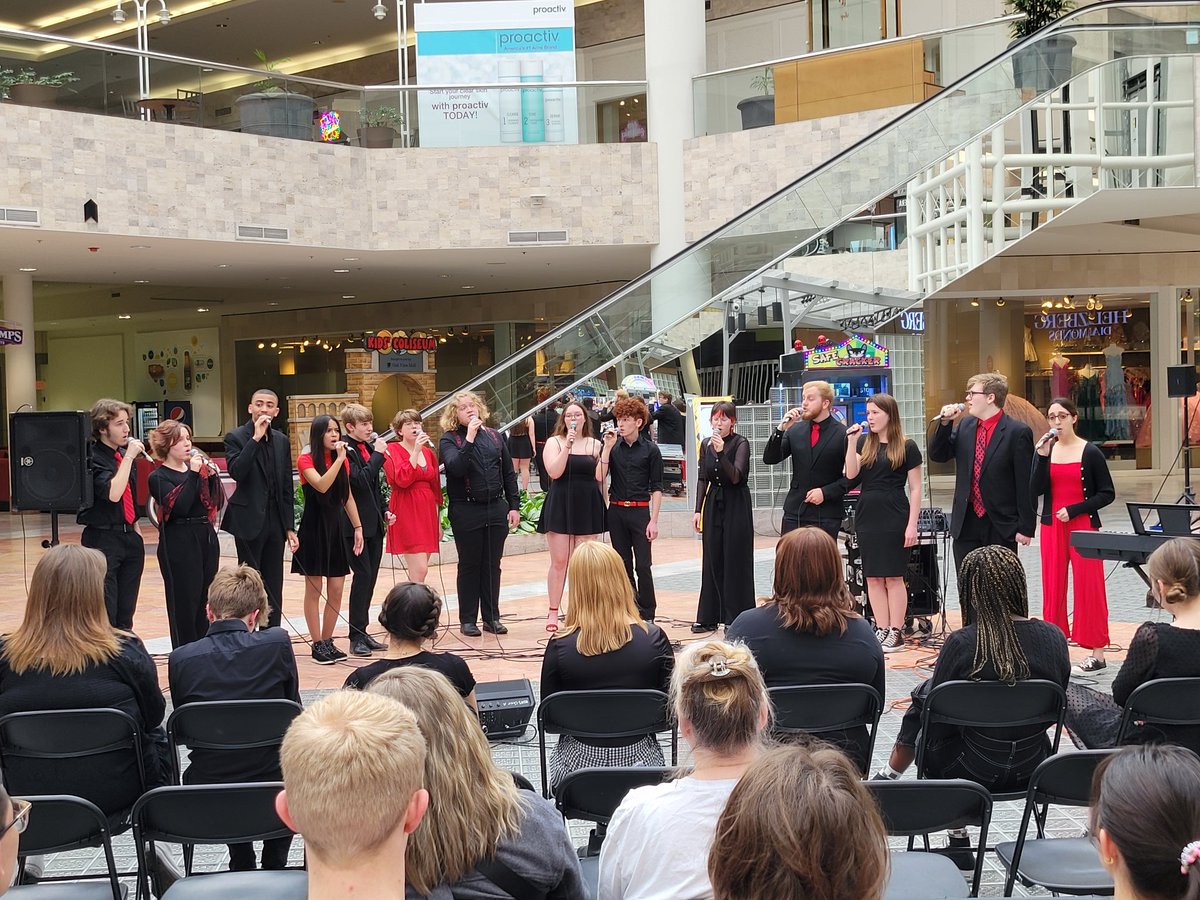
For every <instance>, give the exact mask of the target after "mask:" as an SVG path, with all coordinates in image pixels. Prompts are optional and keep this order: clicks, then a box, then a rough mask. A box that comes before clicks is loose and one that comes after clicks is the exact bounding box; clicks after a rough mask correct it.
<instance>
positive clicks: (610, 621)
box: [551, 541, 650, 656]
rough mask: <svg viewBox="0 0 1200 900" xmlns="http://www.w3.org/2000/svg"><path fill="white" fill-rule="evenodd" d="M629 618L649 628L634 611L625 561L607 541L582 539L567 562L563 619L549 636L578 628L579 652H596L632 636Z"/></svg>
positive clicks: (613, 647)
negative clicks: (565, 599)
mask: <svg viewBox="0 0 1200 900" xmlns="http://www.w3.org/2000/svg"><path fill="white" fill-rule="evenodd" d="M630 622H637V623H638V625H639V627H641V629H642V630H643V631H649V630H650V629H649V628H648V626H647V625H646V623H645V622H643V621H642V617H641V614H640V613H639V612H638V608H637V601H636V600H635V599H634V596H633V586H632V585H631V584H630V583H629V577H628V576H627V575H626V574H625V563H624V562H622V561H621V557H620V556H619V555H618V554H617V551H616V550H614V549H613V548H612V547H610V546H609V545H608V544H604V543H601V542H600V541H584V542H583V543H582V544H580V545H579V546H578V547H576V548H575V550H574V552H573V553H572V554H571V559H570V561H569V562H568V563H567V621H566V622H565V623H564V625H563V628H562V630H560V631H558V632H557V633H555V634H554V635H552V636H551V639H552V640H553V639H554V638H563V637H566V636H567V635H568V634H573V633H574V632H576V631H578V632H579V637H578V639H577V641H576V649H577V650H579V652H580V654H582V655H583V656H599V655H600V654H601V653H612V652H613V651H614V650H620V649H621V648H622V647H624V646H625V645H626V644H628V643H629V642H630V641H631V640H633V626H632V625H630V624H629V623H630Z"/></svg>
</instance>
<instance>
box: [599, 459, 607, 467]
mask: <svg viewBox="0 0 1200 900" xmlns="http://www.w3.org/2000/svg"><path fill="white" fill-rule="evenodd" d="M600 465H602V466H607V465H608V460H607V459H602V460H600Z"/></svg>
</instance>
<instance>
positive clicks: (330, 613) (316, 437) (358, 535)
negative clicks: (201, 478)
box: [292, 416, 363, 666]
mask: <svg viewBox="0 0 1200 900" xmlns="http://www.w3.org/2000/svg"><path fill="white" fill-rule="evenodd" d="M308 447H309V450H308V452H307V453H301V454H300V458H299V459H297V460H296V469H297V470H298V471H299V472H300V478H301V479H302V482H303V487H304V513H303V514H302V515H301V517H300V531H299V537H300V546H299V547H298V548H297V550H296V552H295V553H293V554H292V573H293V574H296V575H303V576H304V622H305V625H307V626H308V633H309V636H310V637H311V639H312V658H313V662H315V663H317V665H321V666H327V665H330V664H332V663H335V662H337V661H338V660H340V659H345V658H346V654H345V653H343V652H342V651H341V650H339V649H337V647H335V646H334V644H333V629H334V626H335V625H337V620H338V615H339V614H340V613H341V611H342V589H343V588H344V587H345V584H346V576H347V575H348V574H349V572H350V563H349V561H348V560H347V558H346V545H345V543H344V542H343V539H342V516H343V515H346V516H349V517H350V526H351V527H352V528H353V529H354V547H353V552H354V555H355V556H357V555H358V554H360V553H362V548H363V532H362V522H361V520H360V519H359V517H358V506H357V505H356V504H355V503H354V495H353V494H351V493H350V461H349V460H348V459H346V442H345V441H343V440H342V431H341V428H340V427H339V426H338V420H337V419H336V418H334V417H333V416H317V417H316V418H315V419H313V422H312V429H311V430H310V431H309V434H308ZM322 578H324V579H325V587H326V590H327V592H328V594H327V595H326V596H325V603H324V606H322V605H321V597H322V592H321V579H322Z"/></svg>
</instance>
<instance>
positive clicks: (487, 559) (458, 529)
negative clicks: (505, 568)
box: [450, 498, 508, 625]
mask: <svg viewBox="0 0 1200 900" xmlns="http://www.w3.org/2000/svg"><path fill="white" fill-rule="evenodd" d="M450 528H451V529H452V530H453V531H454V546H455V547H456V548H457V549H458V621H459V624H461V625H466V624H468V623H471V624H474V623H475V620H476V618H478V616H479V614H480V611H481V610H482V613H483V621H484V622H498V621H499V620H500V558H501V557H502V556H504V542H505V540H507V538H508V504H507V503H505V501H504V500H503V498H500V499H496V500H492V501H491V502H488V503H471V502H469V501H467V500H451V501H450Z"/></svg>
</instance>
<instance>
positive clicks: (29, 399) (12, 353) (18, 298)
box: [2, 272, 37, 413]
mask: <svg viewBox="0 0 1200 900" xmlns="http://www.w3.org/2000/svg"><path fill="white" fill-rule="evenodd" d="M2 280H3V282H4V284H3V300H4V321H5V322H6V323H7V324H6V326H5V327H7V328H19V329H21V332H22V341H21V343H20V344H9V345H8V346H7V347H5V348H4V381H5V388H6V389H5V399H6V401H7V404H8V408H7V411H8V412H10V413H13V412H16V411H17V409H18V408H20V407H21V406H28V407H29V408H30V409H37V368H36V365H35V353H34V341H33V276H32V275H30V274H29V273H28V272H6V273H5V274H4V276H3V279H2Z"/></svg>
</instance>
